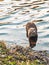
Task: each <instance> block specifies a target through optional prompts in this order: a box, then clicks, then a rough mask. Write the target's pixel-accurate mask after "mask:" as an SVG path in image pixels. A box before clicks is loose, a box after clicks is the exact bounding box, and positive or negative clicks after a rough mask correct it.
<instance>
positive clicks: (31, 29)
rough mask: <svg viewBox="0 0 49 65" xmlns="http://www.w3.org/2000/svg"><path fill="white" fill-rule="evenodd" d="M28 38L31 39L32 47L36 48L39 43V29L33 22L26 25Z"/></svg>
mask: <svg viewBox="0 0 49 65" xmlns="http://www.w3.org/2000/svg"><path fill="white" fill-rule="evenodd" d="M26 36H27V37H28V39H29V43H30V47H31V48H33V47H34V46H36V42H37V38H38V35H37V27H36V25H35V24H34V23H33V22H29V23H27V24H26Z"/></svg>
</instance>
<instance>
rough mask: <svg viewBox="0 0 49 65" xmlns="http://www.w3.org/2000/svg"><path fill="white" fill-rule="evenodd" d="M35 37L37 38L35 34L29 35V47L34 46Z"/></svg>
mask: <svg viewBox="0 0 49 65" xmlns="http://www.w3.org/2000/svg"><path fill="white" fill-rule="evenodd" d="M37 38H38V36H37V35H35V36H30V37H29V43H30V47H31V48H33V47H34V46H36V42H37Z"/></svg>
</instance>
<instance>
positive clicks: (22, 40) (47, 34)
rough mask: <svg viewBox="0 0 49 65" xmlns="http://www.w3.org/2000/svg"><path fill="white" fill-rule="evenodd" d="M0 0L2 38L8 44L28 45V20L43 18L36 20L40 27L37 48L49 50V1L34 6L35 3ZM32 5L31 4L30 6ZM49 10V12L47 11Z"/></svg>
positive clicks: (0, 33) (0, 31) (0, 38)
mask: <svg viewBox="0 0 49 65" xmlns="http://www.w3.org/2000/svg"><path fill="white" fill-rule="evenodd" d="M20 4H22V3H19V4H15V2H12V3H4V2H3V3H1V2H0V10H1V11H0V40H4V41H6V42H7V45H11V44H14V43H16V44H18V45H21V46H24V47H26V46H28V45H29V42H28V39H27V37H26V30H25V25H26V23H27V22H30V21H33V20H37V19H42V20H43V21H39V22H35V24H36V26H37V29H38V41H37V45H36V46H35V47H34V48H33V49H35V50H49V1H45V3H43V4H39V5H38V6H39V7H36V8H33V7H34V6H37V5H33V3H32V4H31V3H29V4H28V3H27V4H25V5H20ZM29 5H30V6H29ZM47 11H48V12H47Z"/></svg>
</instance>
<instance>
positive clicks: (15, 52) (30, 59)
mask: <svg viewBox="0 0 49 65" xmlns="http://www.w3.org/2000/svg"><path fill="white" fill-rule="evenodd" d="M0 63H1V65H4V64H5V65H7V64H8V65H16V64H17V65H25V64H27V63H28V65H49V53H47V51H35V50H32V49H31V48H30V47H26V48H24V47H22V46H19V45H16V46H15V47H12V48H10V49H7V48H6V45H5V42H3V41H0Z"/></svg>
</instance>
